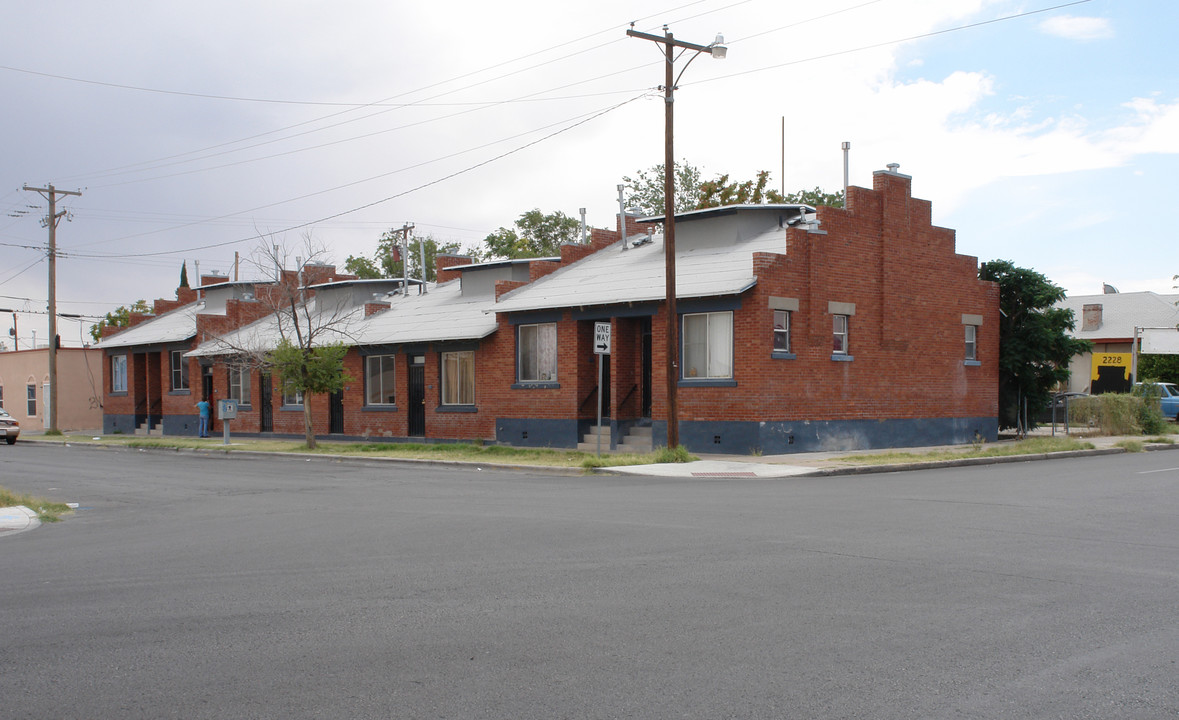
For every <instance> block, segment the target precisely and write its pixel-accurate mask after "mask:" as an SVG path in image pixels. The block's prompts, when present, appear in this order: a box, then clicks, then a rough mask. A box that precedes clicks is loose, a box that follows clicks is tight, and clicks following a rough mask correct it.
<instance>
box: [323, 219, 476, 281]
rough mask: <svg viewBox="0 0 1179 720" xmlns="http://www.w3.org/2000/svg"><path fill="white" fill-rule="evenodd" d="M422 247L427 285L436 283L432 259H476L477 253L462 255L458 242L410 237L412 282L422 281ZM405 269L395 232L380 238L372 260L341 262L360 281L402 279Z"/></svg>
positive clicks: (354, 258) (410, 273)
mask: <svg viewBox="0 0 1179 720" xmlns="http://www.w3.org/2000/svg"><path fill="white" fill-rule="evenodd" d="M423 244H425V247H426V280H427V281H428V282H433V281H434V279H435V275H436V274H435V264H434V258H435V257H437V256H438V255H447V254H452V253H464V254H466V255H472V254H474V255H475V256H476V259H478V253H472V252H471V251H469V250H468V251H464V250H463V247H462V245H460V244H459V243H457V242H440V241H438V240H436V239H435V238H434V237H433V236H432V235H428V236H426V237H425V238H420V237H411V238H410V239H409V276H410V277H411V278H421V272H422V245H423ZM404 267H405V264H404V259H403V258H402V257H401V231H400V230H397V229H393V230H389V231H388V232H386V233H385V234H384V235H382V236H381V239H380V240H379V241H377V251H376V252H375V253H374V254H373V256H372V258H367V257H365V256H363V255H359V256H353V255H349V256H348V259H347V260H345V261H344V270H345V271H346V272H348V273H350V274H352V275H356V276H358V277H359V278H361V279H362V280H374V279H377V278H399V277H404V276H405V274H404V273H405V271H404Z"/></svg>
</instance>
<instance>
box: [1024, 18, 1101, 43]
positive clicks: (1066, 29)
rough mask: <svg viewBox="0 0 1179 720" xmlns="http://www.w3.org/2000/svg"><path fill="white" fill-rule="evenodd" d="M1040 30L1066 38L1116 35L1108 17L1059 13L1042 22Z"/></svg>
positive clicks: (1097, 38)
mask: <svg viewBox="0 0 1179 720" xmlns="http://www.w3.org/2000/svg"><path fill="white" fill-rule="evenodd" d="M1040 30H1042V31H1043V32H1045V33H1048V34H1049V35H1055V36H1056V37H1060V38H1065V39H1066V40H1105V39H1108V38H1111V37H1113V36H1114V31H1113V26H1112V25H1111V24H1110V22H1109V20H1108V19H1106V18H1096V17H1075V16H1073V15H1058V16H1056V17H1051V18H1048V19H1047V20H1045V21H1044V22H1042V23H1040Z"/></svg>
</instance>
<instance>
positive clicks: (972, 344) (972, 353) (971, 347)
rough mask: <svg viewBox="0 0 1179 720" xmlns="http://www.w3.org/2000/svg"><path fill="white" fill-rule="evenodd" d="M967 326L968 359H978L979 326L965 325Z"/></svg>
mask: <svg viewBox="0 0 1179 720" xmlns="http://www.w3.org/2000/svg"><path fill="white" fill-rule="evenodd" d="M963 327H965V328H966V359H967V360H978V326H977V325H965V326H963Z"/></svg>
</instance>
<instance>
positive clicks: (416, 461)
mask: <svg viewBox="0 0 1179 720" xmlns="http://www.w3.org/2000/svg"><path fill="white" fill-rule="evenodd" d="M33 442H34V443H40V444H43V445H62V446H66V447H69V446H71V445H76V446H78V447H86V448H95V449H98V450H123V451H132V450H133V451H138V452H161V453H165V452H175V453H183V452H191V453H194V454H198V455H233V456H234V457H248V458H252V459H261V458H274V457H276V456H277V457H283V458H288V459H298V458H303V459H305V460H307V461H308V462H311V461H314V460H327V461H331V462H377V463H388V464H392V465H397V464H401V465H405V466H409V467H414V466H419V467H420V466H427V465H432V466H436V467H449V468H466V469H475V470H480V471H481V470H506V471H513V472H534V473H544V474H546V475H566V476H571V477H580V476H583V475H587V474H589V473H590V471H589V470H586V469H585V468H580V467H577V468H572V467H563V466H558V465H521V464H510V463H487V462H476V461H474V460H431V459H426V458H391V457H380V456H372V457H364V456H359V455H333V454H331V453H314V454H306V453H297V452H266V451H264V450H233V449H230V448H227V447H225V446H216V447H191V448H190V447H178V448H168V447H156V448H137V447H130V446H127V445H107V444H103V443H101V442H94V441H87V440H60V439H57V438H54V439H52V440H40V439H38V440H34V441H33Z"/></svg>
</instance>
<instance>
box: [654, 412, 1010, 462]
mask: <svg viewBox="0 0 1179 720" xmlns="http://www.w3.org/2000/svg"><path fill="white" fill-rule="evenodd" d="M653 430H654V434H655V445H656V447H659V446H662V445H666V444H667V423H666V422H655V423H653ZM976 434H977V436H978V437H981V438H982V439H984V440H986V441H987V442H994V441H995V440H997V439H998V436H999V421H998V419H997V418H923V419H918V420H810V421H805V420H798V421H785V422H755V421H748V422H738V421H731V422H681V423H680V444H681V445H683V446H684V447H686V448H687V449H688V450H690V451H692V452H698V453H723V454H732V455H749V454H751V453H755V452H760V453H762V454H763V455H784V454H788V453H803V452H823V451H837V450H869V449H873V448H894V447H898V448H899V447H921V446H924V445H964V444H967V443H971V442H974V441H975V438H976Z"/></svg>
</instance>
